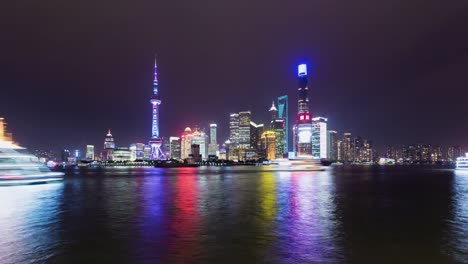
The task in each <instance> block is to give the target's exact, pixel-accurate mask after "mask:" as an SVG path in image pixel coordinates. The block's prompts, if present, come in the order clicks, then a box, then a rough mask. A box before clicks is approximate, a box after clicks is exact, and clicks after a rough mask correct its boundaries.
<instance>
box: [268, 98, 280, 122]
mask: <svg viewBox="0 0 468 264" xmlns="http://www.w3.org/2000/svg"><path fill="white" fill-rule="evenodd" d="M268 112H269V113H270V117H271V118H270V120H271V123H270V126H272V125H273V120H276V119H277V118H278V109H276V106H275V101H273V103H272V104H271V107H270V110H268Z"/></svg>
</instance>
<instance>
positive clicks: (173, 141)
mask: <svg viewBox="0 0 468 264" xmlns="http://www.w3.org/2000/svg"><path fill="white" fill-rule="evenodd" d="M180 150H181V149H180V138H179V137H170V138H169V153H170V155H171V159H177V160H178V159H180Z"/></svg>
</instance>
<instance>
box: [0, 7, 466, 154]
mask: <svg viewBox="0 0 468 264" xmlns="http://www.w3.org/2000/svg"><path fill="white" fill-rule="evenodd" d="M232 5H234V6H229V5H227V6H222V5H215V6H214V7H213V10H212V11H210V12H208V11H206V10H205V9H204V8H203V7H202V6H199V7H196V6H194V7H193V8H194V10H184V11H181V12H182V13H183V16H181V19H180V20H178V21H176V22H175V23H172V26H167V24H170V23H168V22H169V21H171V22H173V21H172V20H171V19H170V18H169V17H167V16H165V15H164V11H165V10H166V11H167V10H168V9H171V8H177V4H167V5H166V6H162V7H161V8H158V9H157V10H158V11H157V12H161V14H160V15H157V14H154V13H153V12H152V11H150V10H151V8H148V7H145V8H143V7H137V6H135V7H133V8H135V9H134V10H138V11H139V12H138V13H139V14H141V16H138V17H137V16H135V17H133V16H130V17H128V16H127V17H125V18H122V17H119V16H116V17H111V16H100V15H99V16H98V15H97V14H89V19H90V21H101V22H102V23H100V24H99V23H97V24H99V25H104V26H108V27H109V28H105V27H104V26H103V27H97V28H95V30H94V31H93V30H89V28H87V26H86V25H82V24H76V22H75V21H73V20H71V19H70V20H65V21H62V22H63V23H61V24H63V25H65V26H68V27H67V28H71V30H70V31H69V32H68V31H67V32H63V31H61V30H60V28H58V27H57V25H55V24H54V23H53V21H54V20H53V19H52V20H51V21H43V22H42V23H44V24H43V27H38V26H36V24H35V21H36V20H37V18H38V16H41V15H47V14H48V10H46V9H39V10H35V11H34V12H31V13H29V12H25V13H21V14H20V13H18V12H11V14H8V15H7V16H4V17H2V18H1V19H5V20H8V19H9V17H8V16H9V15H15V19H20V18H23V19H22V21H23V23H22V24H21V25H18V27H16V29H15V31H14V32H12V31H8V30H7V31H5V34H6V35H5V38H6V39H9V40H10V41H9V42H7V43H5V44H6V48H4V49H2V50H1V52H2V54H0V55H2V56H0V65H1V66H2V71H0V86H1V87H2V91H6V92H4V93H3V94H2V96H1V98H0V116H3V117H5V118H6V120H7V122H8V124H9V128H10V130H11V131H12V132H13V134H14V136H15V140H17V141H18V142H20V143H21V144H23V145H25V146H28V147H31V148H50V146H53V147H54V148H56V149H61V148H65V147H70V148H75V147H79V146H81V147H82V148H84V147H83V146H86V145H87V144H92V145H95V146H100V145H101V144H102V143H101V141H102V134H103V133H105V132H106V131H107V130H108V129H109V128H110V129H112V131H113V134H114V136H115V137H116V139H119V141H120V142H122V145H128V144H130V143H132V142H146V141H147V137H148V134H149V133H150V128H149V127H148V123H149V122H150V121H149V120H151V113H149V112H148V104H147V102H148V99H149V97H150V96H151V94H150V92H149V91H151V80H152V75H153V72H152V71H153V67H152V64H153V62H154V53H155V52H156V51H157V52H158V63H159V65H160V73H159V81H160V83H161V87H164V88H163V89H162V90H161V94H160V96H161V100H162V101H163V102H164V103H163V104H162V105H161V109H160V110H161V135H162V136H165V137H169V136H172V135H179V134H180V131H183V129H184V128H185V127H186V126H190V127H194V126H195V125H202V126H205V127H206V128H207V127H208V125H209V124H210V123H212V122H214V123H217V124H218V126H219V127H218V134H219V139H220V140H221V139H224V138H226V137H227V136H228V135H227V133H228V120H227V119H226V118H227V116H228V115H229V113H231V112H239V111H243V110H250V111H252V113H253V116H254V117H255V119H256V120H268V113H265V111H264V109H266V108H268V107H269V106H270V104H271V100H274V99H275V98H277V97H278V96H281V95H288V96H289V99H290V105H289V119H290V120H294V118H295V116H294V111H291V109H296V108H297V105H296V100H295V99H296V94H295V92H296V85H295V84H296V80H295V66H296V65H297V64H299V63H302V62H306V63H308V64H309V65H310V66H311V70H310V72H311V74H310V79H309V83H310V87H309V88H310V91H309V93H310V101H311V104H310V108H311V109H310V110H311V113H312V115H313V116H325V117H327V118H328V120H329V123H328V126H329V128H330V129H333V130H337V131H338V132H339V134H340V135H341V134H342V133H343V132H351V133H352V134H353V135H361V136H362V137H365V138H372V139H373V141H374V142H375V144H376V146H377V147H378V148H379V149H380V150H384V149H385V146H386V145H396V144H411V143H422V144H434V145H461V146H462V147H463V148H464V149H466V148H468V142H467V141H468V139H467V137H468V136H467V135H468V125H467V124H466V122H463V120H464V119H465V113H464V112H465V111H466V110H465V109H464V102H465V98H467V97H468V94H467V93H468V91H467V89H466V88H465V87H466V85H467V84H468V78H467V77H466V76H465V74H464V68H466V65H468V59H467V58H468V57H467V56H466V54H468V50H467V48H466V47H468V45H467V44H468V37H466V36H467V34H464V33H466V28H467V27H466V25H467V24H468V21H467V19H466V18H465V16H464V15H463V14H464V12H463V11H464V9H466V7H467V5H468V4H464V3H447V4H446V5H444V8H443V12H441V13H440V14H439V16H437V17H436V18H434V12H435V11H436V10H440V9H441V8H440V6H439V5H438V4H437V3H436V2H435V1H434V2H431V1H428V2H427V3H425V8H424V9H421V8H420V7H419V6H418V5H416V4H414V3H406V4H405V3H392V5H394V7H395V8H393V9H392V10H398V11H395V12H396V13H395V14H394V13H392V14H389V13H387V12H386V11H385V10H386V8H388V4H387V6H386V5H383V6H382V4H377V3H372V2H369V3H366V5H365V6H367V7H368V9H369V10H372V12H370V11H368V12H367V11H366V12H361V11H363V10H362V9H361V8H360V5H358V4H351V3H344V4H342V5H343V6H342V8H341V9H338V8H336V6H334V5H333V4H332V3H330V4H326V5H325V6H321V8H320V12H322V13H320V12H319V11H315V10H318V9H316V8H314V7H315V5H317V4H313V3H306V4H304V5H298V6H297V7H296V6H295V5H291V6H289V7H288V8H286V9H281V11H280V10H277V9H263V8H261V7H262V5H261V4H259V3H254V4H252V5H253V6H252V9H251V10H252V11H248V12H246V13H243V15H244V16H245V18H246V19H244V20H243V21H237V20H236V23H231V22H232V21H231V20H229V19H227V21H224V22H220V23H218V24H216V23H211V22H212V21H217V20H216V18H217V17H218V16H227V17H228V18H229V17H230V16H231V17H232V16H235V15H238V14H240V13H242V12H241V10H240V9H239V8H238V7H239V6H241V5H242V1H241V2H239V3H236V4H232ZM230 7H231V8H230ZM7 9H8V8H7ZM127 9H128V8H120V7H117V8H116V9H115V12H117V13H118V14H124V13H125V12H126V10H127ZM255 10H262V12H264V14H265V17H263V18H262V20H260V19H259V18H257V17H256V13H255V12H254V11H255ZM343 10H346V11H343ZM402 10H407V11H406V12H404V11H402ZM197 11H199V12H200V13H202V14H204V15H205V17H204V18H203V19H202V20H200V19H199V17H198V16H197V15H196V14H197V13H198V12H197ZM358 12H360V13H359V14H360V16H359V17H360V18H359V19H358V20H356V19H354V17H353V16H352V14H356V13H358ZM323 14H330V15H329V16H324V15H323ZM348 14H349V16H348ZM409 14H411V15H409ZM292 15H294V16H292ZM395 15H396V16H397V17H398V19H399V21H401V23H399V24H397V25H395V27H388V26H385V25H390V24H392V22H394V20H393V19H392V17H394V16H395ZM103 17H106V18H108V20H105V21H103V20H102V18H103ZM291 17H292V19H289V18H291ZM127 18H128V20H126V19H127ZM130 18H131V19H130ZM153 18H154V19H156V21H154V20H153ZM429 18H431V19H429ZM119 19H123V20H119ZM335 19H337V20H339V21H340V22H341V23H336V24H339V25H341V26H343V25H344V28H338V27H336V26H334V23H333V22H334V21H335ZM116 21H117V22H119V21H120V22H121V23H120V24H119V23H117V24H115V23H114V22H116ZM193 21H195V24H192V22H193ZM286 21H287V22H288V23H286ZM359 21H361V22H362V21H367V22H369V23H366V25H361V24H360V23H359ZM417 21H430V22H425V23H421V24H418V23H417ZM122 23H123V24H125V25H126V26H127V27H128V29H130V30H129V31H125V30H124V34H101V33H102V32H107V33H114V32H115V33H119V32H121V31H122V27H121V25H122ZM208 24H209V25H211V26H210V27H206V25H208ZM142 25H144V26H143V27H142ZM203 25H205V27H203ZM402 25H411V26H405V27H403V26H402ZM247 26H251V27H252V31H246V32H245V30H244V29H245V28H247ZM195 28H196V29H197V31H196V32H197V33H196V35H197V37H198V38H197V39H194V38H193V37H194V34H195V33H193V32H192V31H191V30H192V29H195ZM260 28H262V29H263V30H259V29H260ZM101 31H102V32H101ZM77 32H78V34H71V33H77ZM86 32H87V33H86ZM130 32H131V33H130ZM194 32H195V31H194ZM253 32H255V34H253ZM360 32H373V34H360ZM98 33H99V34H98ZM213 35H214V36H218V38H219V40H221V39H222V40H223V42H222V43H223V45H219V44H217V42H216V41H213V42H208V41H207V40H208V39H209V38H211V37H213ZM37 36H42V37H41V38H37ZM218 38H216V39H218ZM272 39H275V41H271V40H272ZM33 40H35V41H36V42H35V41H33ZM89 40H92V41H91V42H90V41H89ZM234 40H236V41H234ZM237 40H239V41H237ZM247 40H249V41H247ZM29 43H37V45H35V46H33V47H29ZM115 43H119V44H118V45H113V44H115ZM185 43H189V44H190V45H187V44H185ZM234 43H235V44H234ZM239 43H240V44H239ZM26 47H28V48H26ZM409 54H411V56H410V55H409ZM252 58H254V59H253V60H252ZM25 94H26V95H28V96H25ZM208 101H209V103H205V102H208ZM19 102H21V103H19ZM145 102H146V103H145ZM447 102H450V103H447ZM187 109H191V111H188V110H187ZM290 125H292V124H291V122H290ZM55 146H56V147H55Z"/></svg>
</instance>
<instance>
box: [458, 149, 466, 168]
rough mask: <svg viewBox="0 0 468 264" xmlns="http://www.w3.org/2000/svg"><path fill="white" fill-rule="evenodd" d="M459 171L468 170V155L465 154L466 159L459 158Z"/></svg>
mask: <svg viewBox="0 0 468 264" xmlns="http://www.w3.org/2000/svg"><path fill="white" fill-rule="evenodd" d="M456 169H457V170H468V153H466V154H465V157H459V158H457V167H456Z"/></svg>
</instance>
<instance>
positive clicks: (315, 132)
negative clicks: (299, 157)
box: [312, 117, 328, 159]
mask: <svg viewBox="0 0 468 264" xmlns="http://www.w3.org/2000/svg"><path fill="white" fill-rule="evenodd" d="M327 137H328V132H327V119H326V118H324V117H314V118H312V156H313V157H314V159H327V158H328V139H327Z"/></svg>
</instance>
